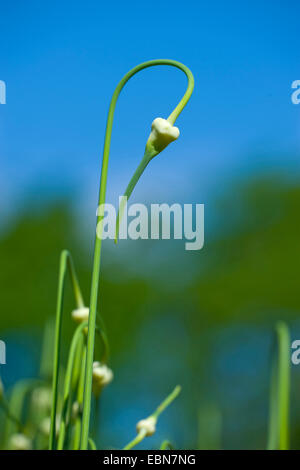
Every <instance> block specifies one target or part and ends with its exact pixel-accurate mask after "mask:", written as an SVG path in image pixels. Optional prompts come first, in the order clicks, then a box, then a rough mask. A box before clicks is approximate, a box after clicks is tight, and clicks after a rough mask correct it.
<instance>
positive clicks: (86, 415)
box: [81, 59, 194, 450]
mask: <svg viewBox="0 0 300 470" xmlns="http://www.w3.org/2000/svg"><path fill="white" fill-rule="evenodd" d="M157 65H169V66H172V67H177V68H179V69H180V70H182V71H183V72H184V73H185V75H186V76H187V78H188V87H187V90H186V92H185V94H184V96H183V98H182V99H181V101H180V102H179V104H178V105H177V106H176V108H175V109H174V111H173V112H172V113H171V114H170V116H169V118H168V121H169V122H170V123H171V124H173V123H174V122H175V120H176V119H177V117H178V116H179V114H180V113H181V111H182V110H183V108H184V106H185V105H186V103H187V102H188V100H189V98H190V96H191V94H192V91H193V88H194V78H193V75H192V73H191V71H190V70H189V69H188V68H187V67H186V66H185V65H183V64H181V63H180V62H177V61H174V60H167V59H161V60H160V59H159V60H150V61H148V62H144V63H142V64H140V65H138V66H136V67H134V68H133V69H132V70H130V71H129V72H128V73H127V74H126V75H125V76H124V77H123V78H122V80H121V81H120V82H119V84H118V85H117V87H116V89H115V91H114V94H113V96H112V99H111V103H110V107H109V111H108V117H107V124H106V132H105V140H104V149H103V160H102V170H101V181H100V194H99V204H98V205H99V206H100V207H102V206H103V207H104V204H105V195H106V184H107V170H108V161H109V151H110V142H111V133H112V126H113V119H114V112H115V107H116V103H117V100H118V97H119V94H120V92H121V90H122V89H123V87H124V86H125V84H126V83H127V82H128V80H130V78H131V77H133V76H134V75H135V74H136V73H138V72H140V71H141V70H143V69H145V68H148V67H152V66H157ZM97 227H99V231H98V232H97V233H98V236H96V240H95V247H94V262H93V273H92V284H91V296H90V313H89V327H88V339H87V360H86V371H85V388H84V400H83V418H82V437H81V449H82V450H86V449H87V448H88V439H89V426H90V413H91V394H92V374H93V359H94V343H95V326H96V310H97V300H98V290H99V275H100V261H101V241H102V240H101V236H102V233H103V215H101V214H100V215H98V217H97Z"/></svg>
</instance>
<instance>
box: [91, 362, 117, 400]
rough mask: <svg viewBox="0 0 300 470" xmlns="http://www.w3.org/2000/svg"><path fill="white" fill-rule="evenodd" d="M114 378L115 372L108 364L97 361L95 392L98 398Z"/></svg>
mask: <svg viewBox="0 0 300 470" xmlns="http://www.w3.org/2000/svg"><path fill="white" fill-rule="evenodd" d="M113 378H114V374H113V371H112V370H111V369H110V368H109V367H107V365H106V364H101V362H98V361H95V362H94V363H93V392H94V394H95V395H96V396H97V395H99V393H100V392H101V390H102V388H103V387H105V386H106V385H108V384H109V383H110V382H111V381H112V380H113Z"/></svg>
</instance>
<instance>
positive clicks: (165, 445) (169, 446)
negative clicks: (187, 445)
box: [160, 440, 174, 450]
mask: <svg viewBox="0 0 300 470" xmlns="http://www.w3.org/2000/svg"><path fill="white" fill-rule="evenodd" d="M168 449H169V450H173V449H174V446H173V445H172V444H171V442H170V441H167V440H166V441H163V442H162V444H161V446H160V450H168Z"/></svg>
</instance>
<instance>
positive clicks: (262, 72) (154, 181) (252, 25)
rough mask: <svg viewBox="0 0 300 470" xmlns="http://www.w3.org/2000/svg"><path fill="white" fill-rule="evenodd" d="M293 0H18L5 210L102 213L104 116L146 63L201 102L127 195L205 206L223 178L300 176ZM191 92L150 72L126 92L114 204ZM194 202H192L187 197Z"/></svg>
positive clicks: (9, 66)
mask: <svg viewBox="0 0 300 470" xmlns="http://www.w3.org/2000/svg"><path fill="white" fill-rule="evenodd" d="M299 12H300V4H299V3H298V2H297V1H291V0H290V1H278V0H269V1H264V2H261V1H257V0H254V1H245V2H238V1H227V2H223V1H214V2H208V1H206V2H202V1H190V2H182V1H172V2H169V1H166V2H137V1H136V2H130V1H128V2H121V1H114V2H101V1H91V0H86V1H84V2H82V1H64V2H58V1H51V2H50V1H43V2H40V1H29V2H23V1H14V2H5V4H4V3H3V4H2V5H1V14H0V40H1V48H0V79H1V80H5V82H6V85H7V104H6V105H0V185H1V200H0V211H1V212H2V214H7V213H9V212H10V211H13V210H14V209H16V208H20V207H22V205H24V204H25V203H26V202H27V201H28V200H30V199H31V198H34V199H35V200H36V199H43V198H44V197H45V198H52V197H57V195H60V194H64V193H66V194H71V193H72V194H73V198H74V201H76V203H77V204H79V205H80V204H82V205H83V207H85V206H87V205H88V206H89V207H90V208H91V209H92V208H93V210H94V207H95V205H96V201H97V193H98V180H99V174H100V159H101V152H102V144H103V136H104V129H105V120H106V113H107V109H108V105H109V100H110V98H111V95H112V93H113V90H114V87H115V85H116V84H117V82H118V81H119V80H120V78H121V77H122V76H123V75H124V73H126V72H127V71H128V70H129V69H130V68H132V67H133V66H135V65H136V64H138V63H139V62H142V61H145V60H148V59H153V58H172V59H177V60H179V61H181V62H184V63H185V64H186V65H187V66H189V67H190V68H191V70H192V71H193V73H194V75H195V81H196V85H195V92H194V95H193V97H192V100H191V102H190V103H189V105H188V106H187V108H186V109H185V110H184V112H183V113H182V115H181V116H180V118H179V120H178V121H177V125H178V127H179V128H180V130H181V136H180V139H179V140H178V141H177V142H176V143H174V144H172V145H170V146H169V147H168V149H167V150H166V151H165V152H163V153H162V154H161V155H160V156H159V157H157V159H155V160H154V161H153V162H152V163H151V167H149V168H148V169H147V173H146V174H145V175H144V178H143V184H140V185H139V187H138V188H137V191H136V193H135V197H136V198H137V199H139V201H140V202H142V201H143V199H145V198H148V199H151V200H153V202H157V201H162V200H165V199H166V198H170V199H174V200H179V201H180V200H184V201H186V202H189V201H190V200H191V199H192V198H193V197H197V199H198V201H199V202H204V203H207V201H210V200H211V198H213V197H214V196H215V195H216V194H217V193H218V192H219V191H220V190H222V189H223V188H224V187H226V186H227V185H228V184H230V182H231V179H232V178H235V177H238V176H241V175H243V176H244V175H250V174H253V172H255V171H276V170H277V171H287V172H289V173H291V174H292V173H295V171H296V172H297V171H298V170H299V153H300V105H298V106H295V105H293V104H292V103H291V98H290V96H291V83H292V81H293V80H296V79H300V66H299ZM184 89H185V77H184V76H183V74H181V73H180V72H179V71H176V70H175V69H172V68H170V69H168V68H161V69H159V68H155V69H153V70H146V71H144V72H142V73H141V74H139V75H138V76H137V77H135V78H134V79H133V80H132V81H131V82H130V83H129V84H128V86H127V88H126V89H125V90H124V93H123V94H122V96H121V98H120V100H119V104H118V108H117V112H116V119H115V127H114V130H113V140H112V148H111V161H110V170H109V191H108V196H109V198H110V199H111V200H114V198H116V197H117V196H118V195H119V194H121V193H122V192H123V190H124V188H125V186H126V184H127V182H128V179H129V178H130V176H131V174H132V172H133V171H134V169H135V167H136V166H137V164H138V162H139V160H140V158H141V156H142V153H143V149H144V145H145V141H146V138H147V136H148V134H149V130H150V125H151V122H152V120H153V119H154V118H155V117H157V116H162V117H167V116H168V114H169V113H170V111H171V110H172V109H173V107H174V106H175V104H176V103H177V101H178V99H179V98H180V97H181V95H182V93H183V91H184ZM195 195H197V196H195Z"/></svg>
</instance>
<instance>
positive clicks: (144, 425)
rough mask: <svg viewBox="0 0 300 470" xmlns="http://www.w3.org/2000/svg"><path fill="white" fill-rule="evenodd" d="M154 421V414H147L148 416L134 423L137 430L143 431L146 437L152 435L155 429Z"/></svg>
mask: <svg viewBox="0 0 300 470" xmlns="http://www.w3.org/2000/svg"><path fill="white" fill-rule="evenodd" d="M156 421H157V419H156V418H155V417H154V416H149V418H146V419H141V421H139V422H138V423H137V425H136V430H137V432H138V433H140V432H144V433H145V436H146V437H149V436H152V435H153V434H154V433H155V430H156V427H155V426H156Z"/></svg>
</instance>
